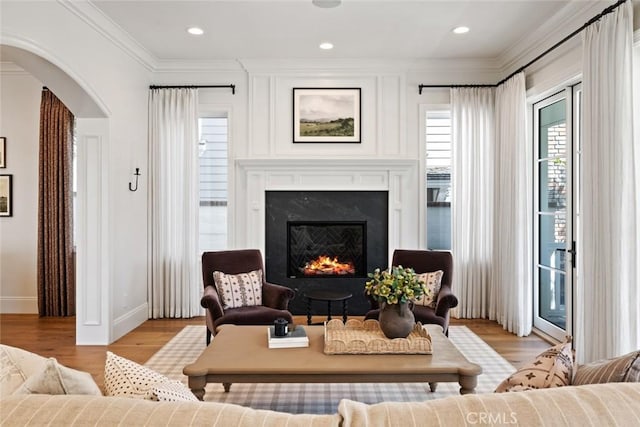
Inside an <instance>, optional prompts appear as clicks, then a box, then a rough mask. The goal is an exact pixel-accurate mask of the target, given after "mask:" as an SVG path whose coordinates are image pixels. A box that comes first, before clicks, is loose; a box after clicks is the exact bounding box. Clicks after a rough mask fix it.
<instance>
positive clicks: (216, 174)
mask: <svg viewBox="0 0 640 427" xmlns="http://www.w3.org/2000/svg"><path fill="white" fill-rule="evenodd" d="M198 125H199V127H200V143H199V150H200V153H199V154H200V245H199V247H200V251H201V252H204V251H211V250H221V249H226V248H227V191H228V185H227V181H228V179H227V169H228V166H227V146H228V140H229V138H228V136H229V127H228V119H227V117H225V116H218V117H201V118H200V119H199V120H198Z"/></svg>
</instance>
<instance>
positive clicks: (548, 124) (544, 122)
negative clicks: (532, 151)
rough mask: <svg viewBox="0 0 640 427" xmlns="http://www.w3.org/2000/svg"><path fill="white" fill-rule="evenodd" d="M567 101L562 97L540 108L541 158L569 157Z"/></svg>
mask: <svg viewBox="0 0 640 427" xmlns="http://www.w3.org/2000/svg"><path fill="white" fill-rule="evenodd" d="M566 111H567V101H566V99H564V98H563V99H561V100H559V101H557V102H554V103H553V104H550V105H547V106H546V107H544V108H541V109H540V121H539V123H540V129H539V131H540V134H539V135H540V141H539V143H540V158H541V159H545V158H563V159H566V157H567V150H566V147H567V117H566V114H567V113H566Z"/></svg>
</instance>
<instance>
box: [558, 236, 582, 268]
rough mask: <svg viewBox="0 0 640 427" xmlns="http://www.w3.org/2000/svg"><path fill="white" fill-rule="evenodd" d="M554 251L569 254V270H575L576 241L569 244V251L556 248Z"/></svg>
mask: <svg viewBox="0 0 640 427" xmlns="http://www.w3.org/2000/svg"><path fill="white" fill-rule="evenodd" d="M556 251H560V252H567V253H569V254H571V268H576V260H577V258H578V253H577V252H576V241H575V240H574V241H572V242H571V249H567V248H556Z"/></svg>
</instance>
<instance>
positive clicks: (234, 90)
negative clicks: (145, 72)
mask: <svg viewBox="0 0 640 427" xmlns="http://www.w3.org/2000/svg"><path fill="white" fill-rule="evenodd" d="M211 88H213V89H220V88H229V89H231V94H232V95H235V94H236V85H176V86H158V85H151V86H149V89H211Z"/></svg>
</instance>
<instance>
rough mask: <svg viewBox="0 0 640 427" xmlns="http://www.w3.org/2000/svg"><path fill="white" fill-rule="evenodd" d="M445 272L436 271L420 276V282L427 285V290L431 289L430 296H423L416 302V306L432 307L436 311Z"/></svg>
mask: <svg viewBox="0 0 640 427" xmlns="http://www.w3.org/2000/svg"><path fill="white" fill-rule="evenodd" d="M443 274H444V272H443V271H442V270H438V271H434V272H431V273H422V274H418V275H417V277H418V280H420V281H421V282H423V283H426V284H427V289H429V291H430V292H429V293H428V294H424V295H422V296H421V297H420V298H418V299H417V300H415V302H414V304H415V305H424V306H427V307H431V308H433V309H434V310H435V309H436V303H437V302H438V292H440V285H441V282H442V276H443Z"/></svg>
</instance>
